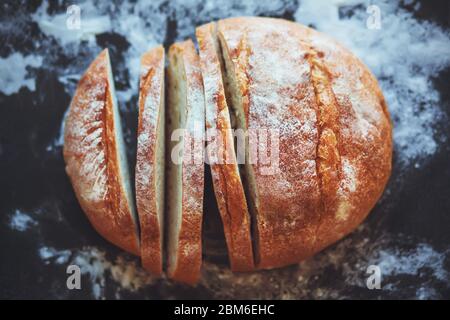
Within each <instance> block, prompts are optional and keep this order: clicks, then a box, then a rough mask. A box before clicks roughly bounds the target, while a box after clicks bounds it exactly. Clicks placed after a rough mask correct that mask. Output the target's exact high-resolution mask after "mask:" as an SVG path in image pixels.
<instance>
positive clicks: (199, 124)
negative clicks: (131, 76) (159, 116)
mask: <svg viewBox="0 0 450 320" xmlns="http://www.w3.org/2000/svg"><path fill="white" fill-rule="evenodd" d="M168 56H169V68H168V132H167V138H166V141H167V145H168V146H169V145H170V147H169V149H168V152H167V154H166V156H167V163H168V167H167V174H166V177H167V179H166V184H167V188H166V195H167V198H166V205H167V213H168V225H167V227H168V234H167V273H168V276H169V277H170V278H172V279H175V280H178V281H182V282H186V283H190V284H193V283H195V282H197V281H198V279H199V276H200V268H201V260H202V243H201V242H202V237H201V233H202V232H201V230H202V211H203V186H204V161H203V145H202V144H203V136H204V131H205V103H204V97H203V83H202V76H201V71H200V61H199V57H198V55H197V53H196V50H195V46H194V44H193V42H192V41H191V40H188V41H185V42H181V43H175V44H173V45H172V46H171V47H170V49H169V54H168ZM177 129H184V130H182V131H180V130H177ZM172 134H173V138H172ZM177 135H178V136H177ZM171 138H172V139H171ZM177 138H180V139H179V140H177ZM193 138H194V139H193ZM193 140H195V141H196V142H197V144H196V150H193V148H190V146H193V145H194V144H191V143H190V142H192V141H193ZM189 151H194V152H189ZM177 155H178V156H179V157H178V158H177Z"/></svg>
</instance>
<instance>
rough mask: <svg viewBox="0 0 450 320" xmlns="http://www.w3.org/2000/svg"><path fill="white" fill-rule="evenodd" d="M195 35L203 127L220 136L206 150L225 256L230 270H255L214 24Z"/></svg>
mask: <svg viewBox="0 0 450 320" xmlns="http://www.w3.org/2000/svg"><path fill="white" fill-rule="evenodd" d="M196 35H197V41H198V44H199V51H200V61H201V67H202V75H203V84H204V89H205V102H206V128H207V130H208V131H209V132H210V133H211V135H214V136H213V137H212V139H221V141H217V140H216V141H215V143H214V142H213V141H212V143H211V144H210V145H209V146H210V147H211V148H207V150H208V152H209V162H210V166H211V176H212V181H213V185H214V193H215V196H216V200H217V204H218V207H219V211H220V215H221V218H222V223H223V228H224V233H225V239H226V243H227V247H228V256H229V260H230V264H231V269H232V270H233V271H250V270H253V269H254V261H253V250H252V237H251V225H250V224H251V217H250V215H249V212H248V209H247V201H246V199H245V193H244V189H243V186H242V181H241V177H240V174H239V168H238V164H237V161H236V153H235V149H234V141H233V135H232V132H231V129H232V126H231V120H230V114H229V109H228V105H227V101H226V97H225V90H224V84H223V79H222V66H221V59H222V57H221V52H220V47H219V43H218V39H217V33H216V24H215V23H209V24H206V25H203V26H201V27H199V28H197V30H196ZM211 129H212V130H211ZM213 148H214V150H213Z"/></svg>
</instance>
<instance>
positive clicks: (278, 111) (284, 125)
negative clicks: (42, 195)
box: [64, 17, 392, 284]
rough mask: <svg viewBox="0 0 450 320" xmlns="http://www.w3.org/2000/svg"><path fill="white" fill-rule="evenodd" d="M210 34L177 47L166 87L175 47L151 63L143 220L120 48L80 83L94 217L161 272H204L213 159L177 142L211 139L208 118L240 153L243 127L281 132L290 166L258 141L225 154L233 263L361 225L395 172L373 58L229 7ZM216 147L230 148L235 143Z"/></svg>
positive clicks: (149, 57)
mask: <svg viewBox="0 0 450 320" xmlns="http://www.w3.org/2000/svg"><path fill="white" fill-rule="evenodd" d="M196 35H197V40H198V43H199V56H198V55H197V52H196V49H195V47H194V44H193V42H192V41H191V40H187V41H185V42H181V43H176V44H174V45H172V46H171V47H170V49H169V52H168V60H169V66H168V68H167V80H168V81H167V86H166V87H167V88H166V89H165V79H164V59H165V55H164V49H163V48H162V47H161V46H159V47H157V48H154V49H152V50H151V51H149V52H148V53H146V54H144V55H143V57H142V60H141V81H140V92H139V124H138V150H137V162H136V181H135V184H136V202H137V209H138V210H137V211H138V212H139V222H138V219H137V218H136V213H135V210H134V205H133V200H132V194H131V191H130V190H131V189H130V183H129V178H128V177H129V175H128V172H127V165H126V156H125V153H124V147H123V141H122V140H123V139H122V136H121V131H120V117H119V113H118V108H117V103H116V102H115V97H114V84H113V82H112V80H111V79H112V77H111V70H110V65H109V56H108V53H107V51H103V52H102V53H101V54H100V55H99V56H98V57H97V58H96V60H95V61H94V62H93V63H92V64H91V66H90V67H89V68H88V70H87V71H86V74H85V75H84V76H83V77H82V79H81V80H80V83H79V85H78V88H77V91H76V93H75V96H74V98H73V100H72V103H71V106H70V111H69V115H68V117H67V120H66V129H65V145H64V158H65V161H66V170H67V173H68V175H69V177H70V179H71V182H72V185H73V187H74V190H75V194H76V196H77V198H78V200H79V202H80V205H81V207H82V209H83V210H84V211H85V213H86V215H87V216H88V218H89V220H90V221H91V223H92V224H93V226H94V228H95V229H96V230H97V231H98V232H99V233H100V234H101V235H102V236H104V237H105V238H106V239H107V240H109V241H111V242H112V243H114V244H116V245H117V246H119V247H121V248H123V249H125V250H127V251H129V252H132V253H134V254H137V255H141V257H142V263H143V265H144V267H145V268H146V269H147V270H149V271H151V272H152V273H154V274H161V273H162V272H163V270H165V271H166V272H167V274H168V276H169V277H170V278H172V279H174V280H177V281H182V282H186V283H190V284H193V283H195V282H197V281H198V279H199V278H200V273H201V255H202V243H201V242H202V238H201V224H202V216H203V212H202V210H203V209H202V204H203V190H204V177H203V170H204V165H203V163H193V162H192V161H183V162H182V163H181V164H175V163H174V162H173V161H172V159H171V157H172V156H173V155H172V151H173V150H174V148H176V147H177V146H178V147H179V146H181V149H179V150H180V151H181V155H182V157H184V156H186V155H187V154H189V152H187V151H188V149H186V148H188V147H189V146H188V145H187V144H186V143H187V141H188V137H189V136H195V135H197V138H199V137H200V138H202V137H203V138H204V135H205V130H206V129H216V130H218V131H219V132H221V133H222V137H224V145H225V146H231V150H232V151H234V141H233V137H232V136H231V134H230V133H229V129H236V128H240V129H244V130H258V129H265V130H276V131H277V132H279V163H277V168H278V171H277V173H276V174H267V173H264V171H263V170H262V169H263V168H262V167H263V165H262V164H261V163H258V162H256V163H253V162H251V163H250V161H249V154H248V150H249V145H248V144H249V141H248V139H247V140H246V141H245V142H246V148H245V149H246V163H245V164H244V165H240V164H237V162H233V163H223V164H221V163H220V162H219V163H212V164H211V174H212V181H213V187H214V194H215V197H216V200H217V203H218V207H219V211H220V215H221V218H222V223H223V228H224V234H225V239H226V244H227V248H228V256H229V260H230V265H231V268H232V270H233V271H251V270H256V269H270V268H275V267H281V266H285V265H289V264H293V263H297V262H299V261H301V260H303V259H306V258H307V257H309V256H311V255H313V254H315V253H317V252H318V251H320V250H322V249H323V248H325V247H327V246H329V245H330V244H332V243H334V242H336V241H337V240H339V239H340V238H342V237H344V236H345V235H347V234H348V233H350V232H351V231H352V230H354V229H355V228H356V227H357V226H358V225H359V224H360V223H361V222H362V221H363V219H364V218H365V217H366V216H367V214H368V213H369V212H370V210H371V209H372V208H373V206H374V205H375V204H376V202H377V200H378V199H379V197H380V196H381V194H382V192H383V190H384V187H385V185H386V182H387V180H388V178H389V176H390V172H391V159H392V127H391V123H390V117H389V112H388V109H387V106H386V103H385V101H384V98H383V95H382V92H381V90H380V88H379V86H378V84H377V81H376V79H375V77H374V76H373V75H372V74H371V73H370V71H369V70H368V69H367V67H366V66H365V65H364V64H363V63H362V62H361V61H360V60H359V59H358V58H356V57H355V56H354V55H353V54H352V53H351V52H349V51H348V50H347V49H345V48H343V47H342V46H341V45H340V44H338V43H337V42H336V41H335V40H333V39H331V38H329V37H327V36H326V35H324V34H321V33H319V32H317V31H315V30H312V29H310V28H307V27H305V26H302V25H300V24H296V23H293V22H289V21H285V20H281V19H272V18H256V17H241V18H229V19H224V20H220V21H218V22H217V23H209V24H206V25H203V26H200V27H198V28H197V30H196ZM165 90H166V93H167V97H168V99H167V100H168V101H167V102H166V105H165V102H164V96H165ZM205 108H206V109H205ZM205 125H206V128H205ZM179 128H181V129H186V130H185V131H184V132H185V133H184V134H183V135H182V139H181V144H180V141H178V142H175V141H171V136H172V133H173V132H174V131H175V130H176V129H179ZM198 128H202V129H201V130H200V134H199V130H198ZM219 145H220V144H219ZM202 150H203V149H202ZM207 150H208V149H207ZM215 154H216V156H217V155H218V156H219V158H221V157H224V152H223V150H222V149H220V150H216V153H215ZM231 155H232V158H234V157H236V154H235V153H233V152H231ZM198 156H199V157H203V154H200V155H198ZM207 156H208V157H209V156H210V155H207ZM183 159H184V158H183ZM222 160H223V159H222ZM205 214H207V213H205ZM139 223H140V240H139V234H138V231H137V230H138V224H139ZM139 244H140V245H139Z"/></svg>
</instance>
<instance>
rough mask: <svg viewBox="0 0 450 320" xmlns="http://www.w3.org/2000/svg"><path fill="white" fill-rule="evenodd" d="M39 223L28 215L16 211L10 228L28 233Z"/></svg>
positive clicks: (10, 222)
mask: <svg viewBox="0 0 450 320" xmlns="http://www.w3.org/2000/svg"><path fill="white" fill-rule="evenodd" d="M37 224H38V223H37V221H36V220H34V219H33V218H32V217H31V216H29V215H28V214H26V213H24V212H22V211H20V210H16V211H15V212H14V213H13V214H12V216H11V219H10V221H9V227H10V228H11V229H13V230H17V231H22V232H23V231H26V230H28V229H29V228H30V227H33V226H36V225H37Z"/></svg>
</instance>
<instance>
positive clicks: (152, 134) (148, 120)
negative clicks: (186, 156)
mask: <svg viewBox="0 0 450 320" xmlns="http://www.w3.org/2000/svg"><path fill="white" fill-rule="evenodd" d="M164 114H165V112H164V48H163V47H162V46H158V47H156V48H154V49H152V50H150V51H148V52H146V53H145V54H144V55H143V56H142V58H141V78H140V88H139V123H138V129H137V152H136V171H135V172H136V177H135V181H136V182H135V184H136V205H137V211H138V214H139V222H140V227H141V259H142V265H143V267H144V268H145V269H147V270H149V271H150V272H152V273H154V274H155V275H160V274H161V273H162V271H163V265H162V264H163V237H164V168H165V166H164V151H165V148H164V145H165V139H164V137H165V134H164V131H165V117H164Z"/></svg>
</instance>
